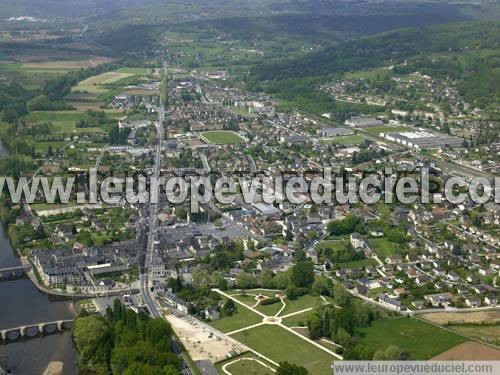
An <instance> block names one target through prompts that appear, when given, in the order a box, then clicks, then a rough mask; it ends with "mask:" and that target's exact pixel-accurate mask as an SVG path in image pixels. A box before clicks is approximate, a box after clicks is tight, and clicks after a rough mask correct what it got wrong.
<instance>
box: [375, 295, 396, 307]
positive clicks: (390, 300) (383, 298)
mask: <svg viewBox="0 0 500 375" xmlns="http://www.w3.org/2000/svg"><path fill="white" fill-rule="evenodd" d="M377 300H378V301H379V302H380V303H382V304H384V305H386V306H387V307H390V308H393V309H394V310H401V301H400V300H399V299H397V298H394V297H390V296H388V295H387V294H385V293H380V294H379V295H378V298H377Z"/></svg>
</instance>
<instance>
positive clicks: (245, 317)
mask: <svg viewBox="0 0 500 375" xmlns="http://www.w3.org/2000/svg"><path fill="white" fill-rule="evenodd" d="M235 305H236V313H235V314H233V315H232V316H228V317H225V318H221V319H218V320H215V321H213V322H210V324H211V325H212V326H213V327H215V328H216V329H218V330H219V331H222V332H231V331H234V330H237V329H240V328H244V327H247V326H250V325H252V324H257V323H260V322H261V321H262V318H261V317H260V316H259V315H257V314H255V313H253V312H252V311H250V310H249V309H247V308H245V307H243V306H241V305H238V304H235Z"/></svg>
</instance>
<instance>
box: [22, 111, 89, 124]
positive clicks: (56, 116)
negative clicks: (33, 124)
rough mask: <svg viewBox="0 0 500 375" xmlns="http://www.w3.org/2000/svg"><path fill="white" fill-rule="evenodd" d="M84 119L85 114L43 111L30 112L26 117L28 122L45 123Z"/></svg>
mask: <svg viewBox="0 0 500 375" xmlns="http://www.w3.org/2000/svg"><path fill="white" fill-rule="evenodd" d="M84 118H85V114H84V113H81V112H76V111H44V112H30V113H29V114H27V115H26V120H28V121H40V122H41V121H45V122H49V121H51V122H76V121H78V120H82V119H84Z"/></svg>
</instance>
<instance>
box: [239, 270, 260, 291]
mask: <svg viewBox="0 0 500 375" xmlns="http://www.w3.org/2000/svg"><path fill="white" fill-rule="evenodd" d="M235 284H236V287H237V288H241V289H252V288H255V287H257V279H256V278H255V276H253V275H251V274H249V273H246V272H242V273H240V274H238V275H237V276H236V280H235Z"/></svg>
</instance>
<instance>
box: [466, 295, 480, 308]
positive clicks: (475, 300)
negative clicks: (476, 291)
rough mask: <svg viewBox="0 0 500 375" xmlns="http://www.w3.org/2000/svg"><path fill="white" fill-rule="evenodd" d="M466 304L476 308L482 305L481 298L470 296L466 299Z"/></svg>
mask: <svg viewBox="0 0 500 375" xmlns="http://www.w3.org/2000/svg"><path fill="white" fill-rule="evenodd" d="M465 304H466V305H467V306H468V307H471V308H475V307H479V306H481V300H480V299H479V298H478V297H474V296H470V297H467V298H466V299H465Z"/></svg>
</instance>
